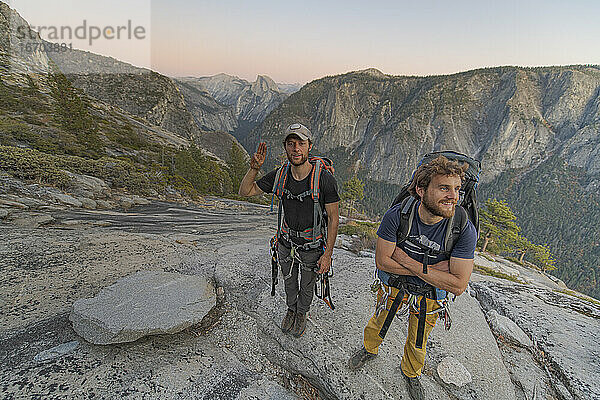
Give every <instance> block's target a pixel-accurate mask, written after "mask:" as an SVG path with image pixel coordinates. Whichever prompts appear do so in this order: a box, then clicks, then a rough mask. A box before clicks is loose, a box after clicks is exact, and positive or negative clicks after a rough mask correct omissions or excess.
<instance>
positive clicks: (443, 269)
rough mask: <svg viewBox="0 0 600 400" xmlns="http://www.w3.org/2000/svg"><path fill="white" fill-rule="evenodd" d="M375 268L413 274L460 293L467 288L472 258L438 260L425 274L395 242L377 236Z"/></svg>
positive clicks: (438, 286)
mask: <svg viewBox="0 0 600 400" xmlns="http://www.w3.org/2000/svg"><path fill="white" fill-rule="evenodd" d="M375 264H376V265H377V268H378V269H380V270H382V271H385V272H389V273H392V274H398V275H414V276H417V277H419V278H421V279H423V280H424V281H425V282H427V283H429V284H431V285H433V286H435V287H436V288H438V289H443V290H447V291H449V292H451V293H454V294H455V295H457V296H458V295H460V294H461V293H463V292H464V291H465V289H466V288H467V284H468V283H469V278H470V277H471V272H472V271H473V259H466V258H457V257H451V258H450V261H448V260H446V261H440V262H438V263H437V264H433V265H430V266H429V269H428V271H427V274H424V273H423V264H421V263H420V262H418V261H416V260H414V259H412V258H411V257H410V256H409V255H408V254H406V253H405V252H404V251H403V250H402V249H400V248H399V247H397V246H396V243H395V242H389V241H387V240H385V239H382V238H380V237H378V238H377V247H376V249H375Z"/></svg>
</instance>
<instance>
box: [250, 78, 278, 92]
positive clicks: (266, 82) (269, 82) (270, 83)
mask: <svg viewBox="0 0 600 400" xmlns="http://www.w3.org/2000/svg"><path fill="white" fill-rule="evenodd" d="M252 86H255V87H256V86H258V87H260V88H261V89H262V90H274V91H279V87H278V86H277V84H276V83H275V81H274V80H273V79H271V78H270V77H268V76H267V75H258V76H257V77H256V81H254V83H253V84H252Z"/></svg>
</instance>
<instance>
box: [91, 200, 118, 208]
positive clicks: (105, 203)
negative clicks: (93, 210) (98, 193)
mask: <svg viewBox="0 0 600 400" xmlns="http://www.w3.org/2000/svg"><path fill="white" fill-rule="evenodd" d="M96 207H97V208H102V209H111V208H114V207H115V205H114V204H113V203H111V202H109V201H105V200H96Z"/></svg>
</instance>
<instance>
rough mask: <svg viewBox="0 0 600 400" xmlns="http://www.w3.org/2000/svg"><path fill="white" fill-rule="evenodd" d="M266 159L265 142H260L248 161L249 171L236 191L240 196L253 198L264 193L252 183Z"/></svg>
mask: <svg viewBox="0 0 600 400" xmlns="http://www.w3.org/2000/svg"><path fill="white" fill-rule="evenodd" d="M266 157H267V144H266V143H265V142H261V143H260V144H259V145H258V150H256V153H254V155H253V156H252V158H251V159H250V169H249V170H248V172H246V175H245V176H244V178H243V179H242V182H241V183H240V189H239V190H238V194H239V195H240V196H255V195H257V194H261V193H264V192H263V191H262V190H261V189H260V188H259V187H258V185H257V184H256V182H255V181H254V180H255V178H256V175H258V171H260V167H262V165H263V164H264V162H265V158H266Z"/></svg>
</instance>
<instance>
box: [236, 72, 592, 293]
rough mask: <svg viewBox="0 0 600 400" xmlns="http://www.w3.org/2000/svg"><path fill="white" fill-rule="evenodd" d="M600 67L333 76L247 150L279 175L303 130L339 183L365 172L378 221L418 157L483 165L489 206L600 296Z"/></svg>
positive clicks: (265, 126)
mask: <svg viewBox="0 0 600 400" xmlns="http://www.w3.org/2000/svg"><path fill="white" fill-rule="evenodd" d="M599 107H600V67H598V66H592V65H577V66H564V67H540V68H519V67H498V68H489V69H480V70H474V71H468V72H463V73H459V74H454V75H448V76H429V77H413V76H411V77H405V76H389V75H384V74H382V73H381V72H379V71H377V70H373V69H370V70H365V71H357V72H352V73H348V74H344V75H338V76H330V77H325V78H322V79H318V80H315V81H313V82H311V83H309V84H307V85H305V86H304V87H303V88H302V89H301V90H300V91H299V92H297V93H294V94H292V95H291V96H290V97H289V98H288V99H287V100H286V101H284V102H283V103H282V104H281V106H279V107H278V108H277V109H275V110H274V111H273V112H271V114H269V116H268V117H267V119H266V120H265V121H264V122H263V123H262V124H260V125H259V126H257V127H256V128H255V129H254V130H253V131H252V133H251V134H250V135H249V136H248V137H247V138H246V139H245V142H244V143H245V147H246V148H247V149H253V148H256V145H257V143H258V142H259V141H261V140H262V141H266V142H267V143H268V145H269V148H270V149H274V150H273V151H270V152H269V158H270V159H269V161H268V166H273V165H275V159H276V158H277V155H278V153H279V152H280V151H279V150H278V149H280V148H281V145H280V143H281V139H282V132H283V130H284V128H285V126H286V125H287V124H289V123H291V122H294V121H301V122H303V123H305V124H307V126H309V127H311V129H312V130H313V133H314V134H315V152H318V153H322V154H327V155H328V156H330V157H332V158H333V160H334V162H335V163H336V165H337V166H338V168H337V171H338V174H339V176H340V177H341V179H345V178H346V177H348V176H349V175H350V174H351V173H352V171H358V173H359V175H360V176H361V177H362V178H363V179H364V180H365V181H366V183H367V188H366V193H367V196H366V198H368V201H366V202H365V204H364V207H365V208H366V209H367V211H369V212H371V213H373V214H381V213H383V212H384V211H385V209H386V208H387V207H388V206H389V204H390V201H391V200H392V199H393V197H394V194H395V193H396V192H397V190H398V186H397V185H400V184H402V183H404V182H405V181H407V179H408V178H409V176H410V173H411V172H412V170H413V169H414V167H415V166H416V165H417V163H418V161H419V160H420V157H421V156H422V155H423V154H425V153H427V152H430V151H432V150H440V149H453V150H457V151H460V152H464V153H466V154H470V155H472V156H475V157H477V158H479V159H480V160H481V161H482V163H483V174H482V177H481V179H482V185H481V194H482V196H481V197H482V198H483V199H484V200H485V199H486V198H487V197H489V196H494V197H497V198H502V199H506V200H508V201H509V204H510V206H511V207H512V209H513V210H515V212H516V213H517V216H518V218H519V222H520V223H521V226H522V227H523V229H524V233H525V234H526V235H527V237H530V238H531V239H532V240H534V241H536V242H537V243H549V244H550V245H551V247H552V249H553V251H554V252H555V253H556V255H557V256H558V258H559V263H558V264H559V265H560V266H561V267H560V268H559V269H558V270H557V271H556V273H557V274H558V275H559V276H560V277H561V278H562V279H565V281H566V282H567V283H568V284H570V285H572V286H575V287H577V288H579V289H580V290H584V291H586V292H587V293H589V294H595V295H596V296H600V286H599V284H598V282H599V281H600V269H599V267H598V265H600V241H599V238H600V230H599V229H598V227H597V224H595V223H593V221H596V220H597V219H598V218H600V202H599V200H600V196H598V187H599V185H600V135H599V134H598V131H599V129H600V108H599Z"/></svg>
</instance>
